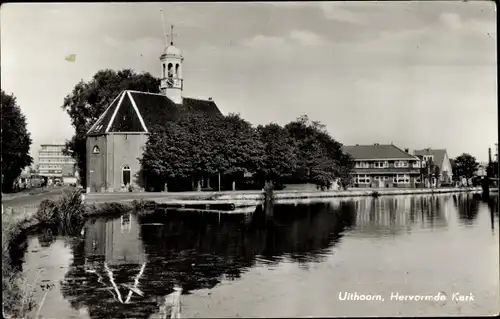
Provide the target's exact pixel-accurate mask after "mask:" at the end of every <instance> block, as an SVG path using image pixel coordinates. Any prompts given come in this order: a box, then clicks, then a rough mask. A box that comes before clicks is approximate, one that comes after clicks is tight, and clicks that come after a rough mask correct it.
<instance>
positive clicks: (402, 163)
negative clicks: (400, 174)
mask: <svg viewBox="0 0 500 319" xmlns="http://www.w3.org/2000/svg"><path fill="white" fill-rule="evenodd" d="M394 167H408V161H395V162H394Z"/></svg>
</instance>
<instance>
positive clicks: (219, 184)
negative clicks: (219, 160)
mask: <svg viewBox="0 0 500 319" xmlns="http://www.w3.org/2000/svg"><path fill="white" fill-rule="evenodd" d="M219 192H220V172H219Z"/></svg>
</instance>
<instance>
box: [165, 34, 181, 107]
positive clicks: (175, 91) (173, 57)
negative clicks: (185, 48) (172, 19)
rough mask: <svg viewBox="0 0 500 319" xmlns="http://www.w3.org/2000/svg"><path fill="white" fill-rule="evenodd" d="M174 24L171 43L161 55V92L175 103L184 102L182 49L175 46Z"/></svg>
mask: <svg viewBox="0 0 500 319" xmlns="http://www.w3.org/2000/svg"><path fill="white" fill-rule="evenodd" d="M173 31H174V26H173V25H172V26H171V27H170V36H169V38H170V45H169V46H167V47H166V48H165V51H163V54H162V55H161V56H160V61H161V82H160V92H161V93H162V94H165V95H166V96H167V97H168V98H169V99H170V100H171V101H172V102H174V103H175V104H182V88H183V79H182V61H183V60H184V58H183V57H182V55H181V51H180V50H179V49H177V48H176V47H175V46H174V32H173Z"/></svg>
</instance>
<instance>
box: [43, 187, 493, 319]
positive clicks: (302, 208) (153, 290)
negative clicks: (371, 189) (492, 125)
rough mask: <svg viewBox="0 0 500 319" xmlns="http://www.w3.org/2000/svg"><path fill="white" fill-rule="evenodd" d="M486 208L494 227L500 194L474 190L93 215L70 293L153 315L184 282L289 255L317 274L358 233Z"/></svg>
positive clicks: (403, 230) (410, 226) (205, 284)
mask: <svg viewBox="0 0 500 319" xmlns="http://www.w3.org/2000/svg"><path fill="white" fill-rule="evenodd" d="M484 208H486V209H488V210H489V211H490V212H491V214H490V217H491V227H492V229H494V226H493V224H494V221H495V219H496V218H497V217H496V218H495V216H498V196H494V197H491V198H490V200H489V201H488V202H487V203H483V202H482V201H481V200H477V199H475V198H473V196H471V195H467V194H461V195H453V196H451V195H441V196H398V197H380V198H361V199H356V200H342V201H340V200H335V201H330V202H324V203H314V204H295V205H275V206H271V207H266V209H264V208H263V207H257V209H256V211H255V212H254V213H253V214H251V215H224V214H223V215H220V216H219V215H218V214H212V213H195V212H179V211H168V212H165V211H157V212H155V213H152V214H149V215H146V216H144V217H141V218H139V217H137V216H135V215H128V214H127V215H124V216H121V217H120V218H115V219H94V220H89V221H88V222H87V223H86V225H85V227H84V240H83V241H74V242H73V243H72V244H71V247H72V254H73V260H72V264H71V266H70V268H69V270H68V272H67V273H66V275H65V277H64V280H62V281H61V284H60V287H61V293H62V295H63V296H64V298H65V299H66V300H68V301H69V302H70V304H71V306H72V307H73V308H74V309H77V310H79V309H86V310H87V311H88V314H89V316H90V317H92V318H124V317H128V318H130V317H133V318H149V317H150V316H151V315H153V314H155V315H157V314H158V313H159V312H162V313H165V309H163V310H161V311H160V308H161V307H164V303H165V300H168V299H169V297H168V296H171V295H172V293H174V288H175V287H180V288H182V293H183V294H191V293H192V292H193V291H194V290H199V289H203V288H206V289H212V288H214V287H215V286H217V285H218V284H219V283H220V282H222V281H224V282H227V281H233V280H236V279H243V278H242V277H244V274H245V273H246V272H247V271H249V270H250V269H251V268H255V267H267V268H270V269H280V268H279V267H281V266H282V265H283V264H285V263H297V264H299V266H300V268H302V269H304V270H307V271H310V272H314V271H315V270H314V269H309V268H311V267H310V265H318V263H322V262H327V258H330V259H331V256H332V255H333V252H334V250H333V249H332V247H334V246H339V245H344V246H345V245H346V244H347V243H348V242H347V240H349V239H350V238H352V237H358V238H359V239H360V240H359V241H358V242H362V243H366V244H365V245H368V246H369V245H370V243H372V240H371V238H388V237H393V238H394V239H396V238H403V236H407V237H408V236H410V235H411V234H412V233H415V232H421V231H427V230H440V231H446V230H448V229H449V228H450V227H453V226H454V225H455V224H456V222H457V221H458V222H459V223H461V224H465V225H472V224H474V223H477V220H478V214H479V213H478V212H479V211H484ZM486 227H488V226H486ZM463 229H469V228H463ZM488 233H489V231H488ZM346 235H347V237H345V236H346ZM438 235H439V234H438ZM39 238H40V239H39V241H40V243H42V241H43V243H42V245H45V246H46V245H50V243H51V242H53V240H54V239H53V234H51V233H48V232H47V233H43V234H40V235H39ZM418 242H422V241H421V240H419V241H418ZM342 243H343V244H342ZM412 251H413V250H412ZM452 252H453V251H445V252H443V254H444V255H445V254H446V253H450V254H451V253H452ZM344 254H345V253H344ZM335 256H339V255H335ZM335 256H334V257H335ZM391 256H392V255H391ZM351 257H352V256H351ZM352 258H353V257H352ZM367 262H368V261H367ZM394 262H396V261H394ZM349 267H354V268H356V265H355V264H351V265H350V266H349ZM313 268H314V267H313ZM308 269H309V270H308ZM278 271H279V270H278ZM254 293H255V292H254ZM48 306H50V305H48ZM56 306H57V305H56ZM332 315H334V313H332Z"/></svg>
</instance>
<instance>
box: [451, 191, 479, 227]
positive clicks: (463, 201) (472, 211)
mask: <svg viewBox="0 0 500 319" xmlns="http://www.w3.org/2000/svg"><path fill="white" fill-rule="evenodd" d="M457 198H458V200H457V203H456V205H457V206H456V207H457V210H458V216H459V218H460V221H461V222H462V223H463V224H464V225H472V224H474V222H475V220H476V219H477V215H478V213H479V203H480V201H481V200H480V197H479V198H475V197H474V195H472V194H458V195H457Z"/></svg>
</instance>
